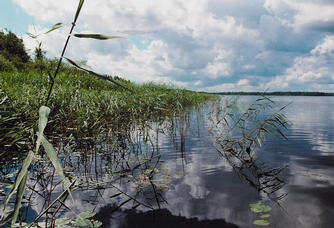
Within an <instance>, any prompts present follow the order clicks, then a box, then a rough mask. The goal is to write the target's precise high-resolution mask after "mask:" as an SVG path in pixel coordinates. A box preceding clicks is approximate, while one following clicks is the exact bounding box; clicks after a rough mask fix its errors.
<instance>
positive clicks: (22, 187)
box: [11, 172, 28, 227]
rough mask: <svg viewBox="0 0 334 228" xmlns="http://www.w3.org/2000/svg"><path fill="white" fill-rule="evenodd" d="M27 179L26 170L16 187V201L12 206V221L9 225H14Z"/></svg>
mask: <svg viewBox="0 0 334 228" xmlns="http://www.w3.org/2000/svg"><path fill="white" fill-rule="evenodd" d="M27 179H28V172H26V174H25V175H24V176H23V179H22V181H21V183H20V185H19V187H18V191H17V193H16V202H15V208H14V214H13V217H12V223H11V227H14V225H15V222H16V219H17V217H18V215H19V211H20V208H21V202H22V198H23V195H24V190H25V188H26V183H27Z"/></svg>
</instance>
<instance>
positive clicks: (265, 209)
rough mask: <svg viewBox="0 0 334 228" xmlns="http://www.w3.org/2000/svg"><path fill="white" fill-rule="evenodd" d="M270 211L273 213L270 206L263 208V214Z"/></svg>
mask: <svg viewBox="0 0 334 228" xmlns="http://www.w3.org/2000/svg"><path fill="white" fill-rule="evenodd" d="M269 211H271V207H270V206H269V205H265V206H264V207H263V212H269Z"/></svg>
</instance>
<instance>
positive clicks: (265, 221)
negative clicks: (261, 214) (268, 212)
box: [253, 219, 270, 226]
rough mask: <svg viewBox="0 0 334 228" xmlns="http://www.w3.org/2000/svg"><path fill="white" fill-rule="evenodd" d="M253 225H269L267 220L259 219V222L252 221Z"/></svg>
mask: <svg viewBox="0 0 334 228" xmlns="http://www.w3.org/2000/svg"><path fill="white" fill-rule="evenodd" d="M253 224H255V225H257V226H268V225H269V224H270V223H269V222H268V221H267V220H264V219H259V220H254V222H253Z"/></svg>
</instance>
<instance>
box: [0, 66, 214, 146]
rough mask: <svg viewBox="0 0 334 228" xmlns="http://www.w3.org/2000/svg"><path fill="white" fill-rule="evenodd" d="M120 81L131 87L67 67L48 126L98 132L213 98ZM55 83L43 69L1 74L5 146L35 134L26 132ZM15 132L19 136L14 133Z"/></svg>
mask: <svg viewBox="0 0 334 228" xmlns="http://www.w3.org/2000/svg"><path fill="white" fill-rule="evenodd" d="M115 80H116V81H118V82H119V83H120V84H122V85H124V86H126V88H128V90H126V89H123V88H122V87H119V86H117V85H114V84H112V83H108V82H107V81H105V80H101V79H99V78H95V77H92V76H91V75H88V74H87V73H85V72H81V71H79V70H76V69H74V68H72V67H66V68H65V70H64V71H63V73H60V74H59V75H58V77H57V78H56V81H55V86H54V88H53V89H54V90H53V93H52V95H51V97H50V102H49V107H50V109H51V110H52V112H51V113H50V116H49V118H50V121H49V123H48V125H47V128H46V129H45V131H46V132H52V134H53V135H57V136H68V135H70V134H74V136H76V137H90V136H96V135H97V134H101V133H103V132H105V131H108V130H109V129H110V128H113V129H116V128H120V127H125V126H126V125H127V126H128V125H131V124H136V123H139V122H143V121H159V120H161V119H165V118H169V117H173V116H174V115H176V114H177V113H179V112H180V111H183V110H184V109H187V108H190V107H194V106H196V105H198V104H200V103H202V102H204V101H205V100H207V99H210V98H212V97H213V96H212V95H208V94H203V93H195V92H191V91H187V90H184V89H178V88H174V87H172V86H169V85H161V84H155V83H146V84H142V85H138V84H135V83H131V82H129V81H126V80H122V79H115ZM49 84H50V78H49V77H48V76H47V74H45V75H42V77H41V76H40V72H38V71H29V72H16V73H5V72H1V73H0V90H1V93H0V101H3V103H2V104H1V107H0V112H1V114H0V115H1V120H0V126H1V127H2V129H5V131H1V133H0V138H1V139H2V140H1V141H0V147H2V148H4V147H11V146H14V147H15V148H17V147H19V146H20V145H24V140H30V139H31V138H30V137H26V136H27V134H29V132H28V129H29V128H31V127H32V126H36V121H37V120H38V109H39V107H40V106H41V105H42V103H43V102H44V101H45V94H46V93H47V90H48V87H49ZM11 131H13V135H10V134H8V133H9V132H11ZM14 132H15V134H14ZM18 132H20V134H17V133H18ZM5 138H6V140H4V139H5ZM22 140H23V141H22ZM15 151H17V150H15Z"/></svg>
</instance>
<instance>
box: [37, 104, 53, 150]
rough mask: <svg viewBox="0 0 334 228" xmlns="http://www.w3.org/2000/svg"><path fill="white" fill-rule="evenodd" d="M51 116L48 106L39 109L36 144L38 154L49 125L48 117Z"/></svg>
mask: <svg viewBox="0 0 334 228" xmlns="http://www.w3.org/2000/svg"><path fill="white" fill-rule="evenodd" d="M49 114H50V108H49V107H46V106H41V107H40V108H39V119H38V132H37V142H36V153H37V152H38V149H39V147H40V145H41V140H42V138H43V132H44V129H45V127H46V124H47V123H48V117H49Z"/></svg>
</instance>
